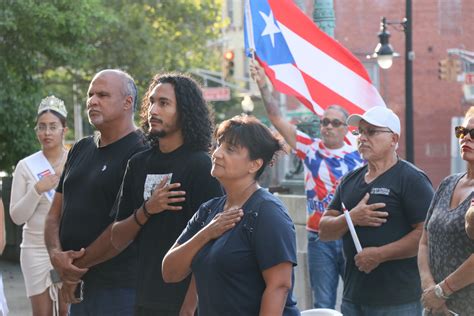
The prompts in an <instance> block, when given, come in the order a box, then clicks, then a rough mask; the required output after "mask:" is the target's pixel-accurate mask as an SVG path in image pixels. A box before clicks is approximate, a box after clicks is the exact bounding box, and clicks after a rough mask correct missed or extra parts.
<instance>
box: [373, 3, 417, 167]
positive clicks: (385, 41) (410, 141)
mask: <svg viewBox="0 0 474 316" xmlns="http://www.w3.org/2000/svg"><path fill="white" fill-rule="evenodd" d="M393 24H396V25H401V26H402V27H403V32H404V33H405V144H406V145H405V148H406V149H405V150H406V159H407V160H408V161H410V162H412V163H414V162H415V153H414V128H413V59H414V53H413V44H412V1H411V0H406V2H405V18H404V19H403V21H401V22H392V21H387V19H386V18H385V17H383V18H382V21H381V23H380V33H379V34H378V36H379V40H380V41H379V43H378V44H377V46H376V47H375V52H374V54H373V55H372V57H373V58H377V63H378V64H379V66H380V68H383V69H388V68H390V66H392V60H393V58H394V57H397V56H399V55H398V54H397V53H395V52H394V51H393V48H392V46H391V45H390V43H389V38H390V33H389V32H388V31H387V26H388V25H393Z"/></svg>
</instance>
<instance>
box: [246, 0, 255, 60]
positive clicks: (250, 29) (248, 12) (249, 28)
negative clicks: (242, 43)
mask: <svg viewBox="0 0 474 316" xmlns="http://www.w3.org/2000/svg"><path fill="white" fill-rule="evenodd" d="M245 16H246V17H247V19H246V22H247V23H246V24H247V25H246V26H247V34H246V35H247V42H248V44H249V51H250V54H251V56H252V60H255V39H254V36H253V21H252V10H251V9H250V0H245Z"/></svg>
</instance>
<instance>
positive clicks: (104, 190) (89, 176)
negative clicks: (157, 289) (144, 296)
mask: <svg viewBox="0 0 474 316" xmlns="http://www.w3.org/2000/svg"><path fill="white" fill-rule="evenodd" d="M136 100H137V89H136V86H135V83H134V81H133V79H132V77H131V76H130V75H128V74H127V73H125V72H123V71H121V70H112V69H108V70H103V71H101V72H99V73H97V74H96V75H95V76H94V78H93V79H92V81H91V84H90V86H89V90H88V97H87V114H88V116H89V121H90V123H91V124H92V125H94V127H95V128H97V130H98V131H99V133H98V134H97V135H95V136H90V137H86V138H84V139H82V140H80V141H78V142H77V143H76V144H75V145H74V146H73V148H72V149H71V151H70V152H69V154H68V158H67V161H66V165H65V168H64V172H63V174H62V176H61V179H60V182H59V185H58V188H57V189H56V194H55V197H54V200H53V203H52V206H51V209H50V211H49V214H48V216H47V218H46V226H45V241H46V246H47V248H48V252H49V255H50V258H51V262H52V264H53V266H54V268H55V270H56V271H57V272H58V273H59V276H60V277H61V280H62V281H63V287H62V290H61V292H62V293H61V294H62V297H63V298H64V299H65V300H66V301H68V302H72V303H77V304H73V305H71V309H70V312H71V315H73V316H75V315H132V314H133V306H134V301H135V281H136V275H135V274H136V249H135V248H134V247H133V246H131V247H129V248H128V249H127V250H125V251H123V252H122V253H121V254H120V255H118V256H117V257H115V258H113V259H110V258H112V257H113V256H115V255H116V254H117V253H118V251H117V250H116V249H114V248H113V247H112V245H111V243H110V234H111V227H112V222H113V218H112V217H110V212H111V209H112V207H113V205H114V202H115V200H116V196H117V193H118V191H119V189H120V185H121V182H122V178H123V174H124V172H125V168H126V165H127V161H128V159H129V158H130V157H131V156H132V155H134V154H135V153H137V152H139V151H142V150H143V149H145V148H146V146H145V142H144V138H143V135H142V134H141V133H140V132H137V130H136V127H135V125H134V122H133V113H134V108H135V105H136ZM109 259H110V260H109ZM80 279H82V280H83V281H84V289H83V290H84V291H83V300H82V302H81V301H80V299H77V296H80V295H79V294H80V291H79V289H78V291H76V293H74V292H75V291H74V290H75V289H76V286H77V285H78V282H79V280H80Z"/></svg>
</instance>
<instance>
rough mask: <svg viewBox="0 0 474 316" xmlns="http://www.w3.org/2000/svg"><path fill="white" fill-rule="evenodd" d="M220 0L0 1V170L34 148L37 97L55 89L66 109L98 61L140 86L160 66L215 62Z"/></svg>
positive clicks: (215, 65) (174, 67)
mask: <svg viewBox="0 0 474 316" xmlns="http://www.w3.org/2000/svg"><path fill="white" fill-rule="evenodd" d="M221 1H222V0H162V1H156V0H154V1H145V0H128V1H127V0H77V1H70V0H43V1H33V0H11V1H8V0H4V1H2V2H1V4H0V53H1V56H2V58H1V59H0V73H2V76H0V117H1V119H2V122H4V123H3V124H0V170H5V171H11V170H12V168H13V166H14V164H15V163H16V162H17V161H18V160H19V159H20V158H22V157H24V156H26V155H28V154H31V153H32V152H33V151H34V150H35V149H37V148H38V145H37V142H36V140H35V135H34V133H33V132H32V128H33V125H34V117H35V109H36V106H37V104H38V102H39V101H40V100H41V98H42V97H44V96H46V95H48V94H55V95H56V96H58V97H60V98H62V99H64V100H65V101H66V105H67V106H68V108H69V113H72V103H73V99H74V97H76V98H77V100H78V102H79V103H81V104H85V97H86V91H87V86H88V83H89V81H90V79H91V77H92V75H93V74H94V73H95V72H97V71H98V70H100V69H104V68H121V69H124V70H126V71H128V72H129V73H130V74H131V75H132V76H134V77H135V78H136V79H137V83H138V85H139V92H143V91H144V89H145V88H146V86H147V84H148V81H149V80H150V78H151V77H152V75H154V74H155V73H156V72H159V71H170V70H173V71H176V70H178V71H187V70H189V69H190V68H193V67H203V68H207V69H213V70H217V69H218V68H219V57H220V55H219V51H218V50H214V49H213V48H212V47H208V45H207V43H209V42H210V41H212V40H214V39H216V38H217V37H218V36H219V34H220V27H221V26H222V21H221V20H220V8H221ZM73 86H74V87H75V89H73ZM69 121H70V122H69V123H72V115H70V118H69ZM70 126H72V124H70Z"/></svg>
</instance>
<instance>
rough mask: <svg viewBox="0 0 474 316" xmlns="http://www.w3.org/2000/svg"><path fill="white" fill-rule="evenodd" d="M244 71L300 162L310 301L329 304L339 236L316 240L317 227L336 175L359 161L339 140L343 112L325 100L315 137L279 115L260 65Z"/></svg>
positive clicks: (339, 261) (340, 267) (339, 267)
mask: <svg viewBox="0 0 474 316" xmlns="http://www.w3.org/2000/svg"><path fill="white" fill-rule="evenodd" d="M250 71H251V75H252V77H253V79H254V80H255V81H256V83H257V85H258V87H259V89H260V93H261V95H262V99H263V103H264V105H265V109H266V111H267V114H268V118H269V119H270V121H271V122H272V124H273V126H275V128H276V129H277V130H278V132H279V133H280V134H281V135H282V136H283V138H284V139H285V140H286V142H287V143H288V145H290V147H291V148H293V149H294V150H295V151H296V154H297V156H298V157H299V158H300V159H301V160H302V161H303V163H304V171H305V175H304V177H305V191H306V197H307V207H306V210H307V225H306V228H307V231H308V266H309V272H310V279H311V280H310V281H311V288H312V292H313V302H314V307H315V308H332V309H334V307H335V304H336V291H337V285H338V281H339V275H341V276H342V274H343V272H344V258H343V255H342V241H341V240H336V241H329V242H323V241H320V240H319V235H318V230H319V220H320V218H321V216H322V214H323V212H324V210H325V209H326V207H327V206H328V204H329V202H331V199H332V197H333V195H334V192H335V189H336V187H337V185H338V182H339V179H340V178H341V177H342V176H343V175H345V174H346V173H347V172H349V171H351V170H353V169H355V168H357V167H360V166H361V165H363V160H362V158H361V157H360V155H359V153H358V151H357V149H356V148H354V147H352V146H350V145H348V144H347V143H345V142H344V137H345V135H346V134H347V131H348V129H347V125H346V123H345V122H346V119H347V117H348V112H347V111H346V110H345V109H344V108H343V107H341V106H338V105H331V106H329V107H328V108H327V109H326V110H325V112H324V114H323V116H322V117H321V139H319V138H316V139H314V138H311V137H310V136H308V135H306V134H305V133H303V132H302V131H299V130H297V129H296V127H295V126H294V125H293V124H291V123H290V122H288V121H287V120H286V119H285V118H284V117H283V116H282V114H281V112H280V108H279V105H278V103H277V102H276V100H275V99H274V98H273V97H272V94H271V90H270V88H269V86H268V84H267V80H266V77H265V73H264V71H263V68H261V67H260V66H259V65H257V64H256V63H252V64H251V67H250Z"/></svg>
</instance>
